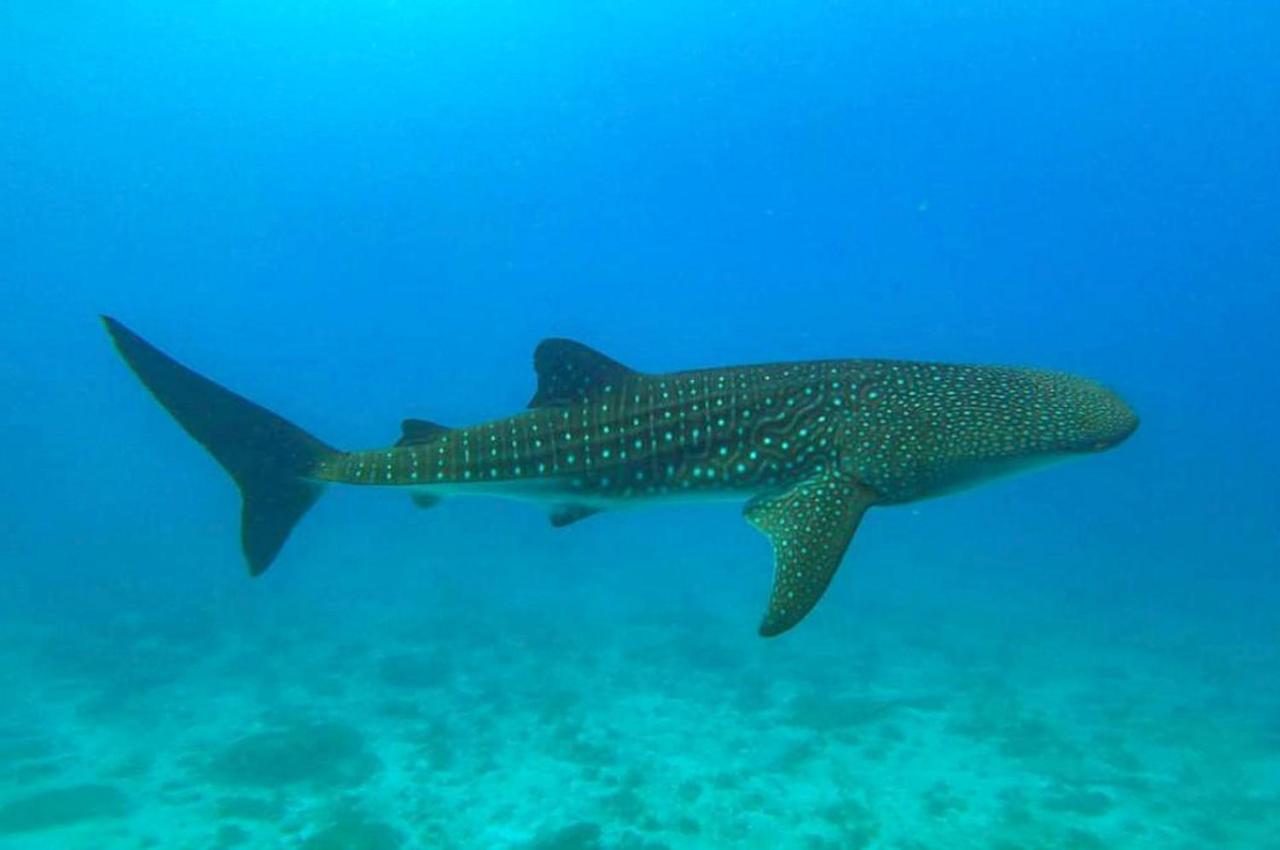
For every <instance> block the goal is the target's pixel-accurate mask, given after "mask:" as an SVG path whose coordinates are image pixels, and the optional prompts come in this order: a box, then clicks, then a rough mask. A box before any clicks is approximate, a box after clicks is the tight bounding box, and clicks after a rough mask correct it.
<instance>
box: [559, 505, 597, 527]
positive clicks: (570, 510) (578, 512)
mask: <svg viewBox="0 0 1280 850" xmlns="http://www.w3.org/2000/svg"><path fill="white" fill-rule="evenodd" d="M598 513H600V509H599V508H589V507H587V506H586V505H556V506H555V507H553V508H552V509H551V524H552V525H553V526H555V527H556V528H564V527H565V526H566V525H572V524H573V523H575V522H577V521H578V520H580V519H586V518H587V517H589V516H591V515H592V514H598Z"/></svg>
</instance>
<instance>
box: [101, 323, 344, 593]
mask: <svg viewBox="0 0 1280 850" xmlns="http://www.w3.org/2000/svg"><path fill="white" fill-rule="evenodd" d="M102 321H103V323H104V324H105V325H106V326H107V333H109V334H110V335H111V339H112V341H113V342H115V345H116V349H117V350H118V351H119V352H120V354H121V356H122V357H124V359H125V362H126V363H128V364H129V368H131V369H132V370H133V372H134V374H135V375H137V376H138V378H139V379H140V380H141V381H142V383H143V384H145V385H146V387H147V389H148V390H150V391H151V394H152V395H153V396H155V397H156V400H157V401H159V402H160V404H162V405H163V406H164V408H165V410H167V411H169V413H170V415H172V416H173V418H174V419H176V420H177V421H178V424H179V425H181V426H182V427H183V429H184V430H185V431H186V432H187V433H188V434H190V435H191V436H192V437H194V438H195V439H196V441H197V442H198V443H200V445H202V446H204V447H205V448H206V449H208V450H209V453H210V454H211V455H213V457H214V459H215V460H217V461H218V463H220V464H222V467H223V468H224V469H226V470H227V472H229V473H231V477H232V478H234V479H235V482H236V484H237V485H239V487H240V495H241V497H242V498H243V500H244V504H243V507H242V510H241V517H240V542H241V546H242V547H243V549H244V556H245V560H247V561H248V563H249V573H250V575H255V576H256V575H260V574H262V573H263V572H264V571H265V570H266V569H267V567H269V566H270V565H271V562H272V561H273V560H275V557H276V555H277V554H278V553H279V552H280V547H282V546H283V545H284V542H285V540H286V539H287V538H288V537H289V532H290V531H292V530H293V526H294V525H295V524H296V523H297V522H298V520H299V519H301V518H302V515H303V514H305V513H306V512H307V510H308V509H309V508H310V507H311V506H312V505H313V504H315V502H316V500H317V499H318V498H320V492H321V487H320V485H319V484H316V483H315V482H313V481H310V480H308V479H307V478H306V477H305V476H307V475H308V474H309V473H310V472H311V470H312V469H314V467H315V465H316V463H317V462H318V461H320V460H321V459H322V458H324V457H327V456H329V455H333V454H336V453H337V452H336V450H335V449H332V448H330V447H329V446H327V445H325V444H324V443H322V442H320V441H319V440H317V439H316V438H315V437H313V436H311V435H310V434H308V433H307V432H306V431H303V430H302V429H301V428H299V427H297V426H296V425H294V424H293V423H291V422H289V421H288V420H286V419H284V418H282V417H280V416H277V415H276V414H274V413H272V412H271V411H270V410H267V409H266V408H265V407H260V406H259V405H256V404H254V403H253V402H251V401H249V400H248V399H246V398H243V397H241V396H238V395H236V394H235V393H233V392H231V391H230V390H228V389H226V388H225V387H222V386H219V385H218V384H215V383H214V382H213V381H210V380H209V379H208V378H206V377H204V376H202V375H198V374H196V373H195V372H193V371H191V370H190V369H188V368H187V367H186V366H183V365H182V364H181V363H179V362H177V361H176V360H174V359H173V358H171V357H169V356H168V355H166V354H165V353H164V352H162V351H160V350H159V349H157V348H156V347H155V346H153V345H151V344H150V343H149V342H147V341H146V340H144V339H143V338H142V337H140V336H138V335H137V334H135V333H134V332H133V331H131V330H129V329H128V328H126V327H125V326H124V325H122V324H120V323H119V322H118V321H116V320H115V319H112V318H111V317H109V316H103V317H102Z"/></svg>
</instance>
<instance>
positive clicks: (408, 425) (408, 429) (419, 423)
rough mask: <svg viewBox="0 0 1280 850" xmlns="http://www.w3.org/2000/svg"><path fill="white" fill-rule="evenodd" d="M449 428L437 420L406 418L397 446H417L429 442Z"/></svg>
mask: <svg viewBox="0 0 1280 850" xmlns="http://www.w3.org/2000/svg"><path fill="white" fill-rule="evenodd" d="M448 430H449V429H448V428H446V427H445V426H443V425H441V424H439V423H437V422H428V421H427V420H426V419H406V420H404V421H403V422H401V423H400V439H399V440H396V445H397V446H416V445H418V444H419V443H429V442H431V441H432V440H434V439H435V438H436V437H439V436H440V435H441V434H443V433H444V432H445V431H448Z"/></svg>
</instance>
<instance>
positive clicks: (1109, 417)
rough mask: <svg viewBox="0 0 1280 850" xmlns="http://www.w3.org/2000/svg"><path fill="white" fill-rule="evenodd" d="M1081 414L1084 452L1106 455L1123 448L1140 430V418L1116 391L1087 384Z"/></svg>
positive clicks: (1080, 409) (1085, 383)
mask: <svg viewBox="0 0 1280 850" xmlns="http://www.w3.org/2000/svg"><path fill="white" fill-rule="evenodd" d="M1078 412H1079V416H1080V426H1079V427H1080V431H1081V440H1080V441H1079V444H1078V445H1079V446H1080V448H1081V449H1082V450H1084V451H1095V452H1100V451H1105V450H1107V449H1110V448H1114V447H1115V446H1118V445H1120V444H1121V443H1123V442H1124V441H1125V440H1127V439H1129V437H1130V436H1131V435H1132V434H1133V432H1134V431H1136V430H1138V423H1139V419H1138V414H1137V413H1135V412H1134V410H1133V408H1132V407H1130V406H1129V403H1128V402H1126V401H1125V400H1124V399H1122V398H1121V397H1120V396H1119V395H1117V394H1116V393H1115V392H1113V391H1112V390H1109V389H1107V388H1106V387H1104V386H1102V385H1100V384H1095V383H1093V382H1092V381H1089V382H1084V386H1083V387H1082V388H1081V390H1080V400H1079V407H1078Z"/></svg>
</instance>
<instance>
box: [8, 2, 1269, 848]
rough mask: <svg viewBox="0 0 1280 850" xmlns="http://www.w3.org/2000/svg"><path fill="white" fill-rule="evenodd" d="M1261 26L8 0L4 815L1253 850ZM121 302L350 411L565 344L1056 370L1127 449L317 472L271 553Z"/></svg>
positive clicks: (257, 381)
mask: <svg viewBox="0 0 1280 850" xmlns="http://www.w3.org/2000/svg"><path fill="white" fill-rule="evenodd" d="M1277 35H1280V12H1278V11H1277V10H1276V9H1274V8H1272V6H1271V5H1270V4H1264V3H1239V4H1227V5H1223V6H1222V7H1217V6H1214V7H1208V6H1204V7H1199V6H1197V5H1196V4H1188V3H1173V4H1160V5H1158V6H1157V5H1155V4H1143V3H1136V2H1128V0H1124V2H1119V3H1107V4H1102V3H1093V2H1087V3H1075V4H1069V5H1067V4H1059V3H1050V2H1044V0H1041V2H1036V3H1009V2H1003V3H1002V2H985V3H951V4H941V3H939V4H927V3H886V2H878V3H866V4H839V3H816V2H807V0H802V2H797V3H792V4H785V5H783V4H776V5H775V4H747V3H735V2H724V3H720V2H713V3H704V4H693V5H692V6H690V5H688V4H668V3H645V4H634V3H622V4H614V5H612V6H609V7H608V8H598V7H595V6H592V5H588V4H580V3H564V4H548V3H519V4H517V3H501V2H480V3H474V4H446V3H440V2H421V3H410V2H400V3H378V4H368V3H354V2H333V3H327V4H303V3H283V4H271V5H270V7H269V9H267V8H260V4H249V3H244V2H229V3H222V4H216V5H213V6H210V7H209V8H206V9H202V10H201V9H196V8H194V7H193V8H191V9H183V8H176V9H175V8H173V7H172V6H170V5H164V4H158V3H131V4H117V5H114V6H112V7H111V8H110V9H108V8H106V7H101V8H97V7H93V6H91V5H87V4H71V5H64V6H61V7H55V6H54V5H52V4H46V3H23V2H18V3H11V4H8V5H6V6H5V8H4V9H3V10H0V116H3V120H0V163H3V165H2V166H0V180H2V181H3V182H0V187H2V191H0V286H3V295H4V300H3V303H4V309H3V310H0V330H3V332H4V338H5V340H6V346H5V352H6V353H5V357H4V358H3V360H0V391H3V395H4V399H5V404H4V405H3V406H0V440H2V441H3V444H4V446H5V447H6V451H5V460H4V470H5V472H4V474H3V475H2V476H0V531H3V533H2V534H0V563H3V564H4V566H5V578H4V581H3V582H0V683H3V693H4V695H5V698H4V699H0V847H3V848H6V850H7V848H10V847H12V848H18V850H30V849H31V848H39V850H44V849H45V848H59V850H61V848H85V850H89V848H93V850H97V849H98V848H147V847H154V848H184V849H185V848H192V850H206V848H208V850H213V848H246V850H249V848H298V850H339V849H340V850H393V849H394V848H404V850H414V848H423V849H424V850H425V848H466V850H474V848H495V850H525V848H541V850H552V848H559V850H568V848H574V849H575V850H588V848H596V850H642V848H643V850H658V848H669V850H686V848H725V847H731V848H802V849H803V850H827V849H828V848H832V849H833V848H841V850H845V848H875V849H876V850H880V849H881V848H883V850H942V848H947V850H951V848H977V849H978V850H1015V848H1016V850H1039V849H1040V848H1044V850H1075V848H1086V849H1087V848H1116V849H1117V850H1126V848H1152V849H1153V850H1155V848H1158V849H1159V850H1192V848H1197V850H1198V848H1204V847H1214V848H1246V850H1268V848H1280V839H1278V838H1276V836H1277V835H1280V648H1278V647H1280V641H1278V640H1277V639H1278V638H1280V614H1278V613H1277V612H1278V611H1280V604H1278V603H1280V570H1278V567H1277V562H1278V560H1280V557H1278V556H1280V515H1278V514H1277V510H1276V500H1275V481H1276V480H1277V478H1278V475H1277V473H1280V463H1277V460H1276V456H1275V452H1274V433H1275V430H1276V429H1275V425H1274V422H1275V421H1276V419H1277V416H1280V403H1278V402H1277V398H1280V394H1278V393H1277V390H1280V387H1277V380H1276V378H1275V371H1274V364H1275V363H1276V362H1277V355H1280V345H1278V344H1277V342H1276V338H1275V333H1274V325H1275V319H1276V316H1278V315H1280V294H1278V293H1280V287H1277V281H1278V280H1280V255H1278V254H1277V250H1276V244H1277V243H1276V238H1275V237H1276V222H1277V221H1280V192H1278V191H1277V190H1278V189H1280V159H1277V157H1276V156H1275V151H1276V150H1280V118H1278V117H1277V116H1280V110H1278V109H1277V108H1276V107H1277V106H1278V105H1280V104H1278V103H1277V100H1278V95H1277V92H1280V51H1278V48H1277V44H1278V41H1277ZM103 312H107V313H111V314H113V315H116V316H119V317H120V318H121V319H122V320H124V321H126V322H127V323H129V324H130V325H131V326H133V327H134V328H136V329H137V330H138V331H139V332H140V333H142V334H143V335H144V336H147V337H148V338H149V339H152V340H153V341H154V342H156V343H157V344H158V345H160V346H161V347H162V348H164V349H166V350H167V351H170V352H171V353H172V354H174V355H175V356H177V357H178V358H179V359H181V360H183V361H184V362H187V363H189V364H190V365H192V366H193V367H195V368H197V369H199V370H201V371H202V372H204V373H206V374H208V375H210V376H211V377H213V378H215V379H216V380H218V381H220V382H222V383H224V384H226V385H228V386H230V387H232V388H234V389H236V390H237V391H239V392H242V393H244V394H245V395H247V396H249V397H250V398H253V399H254V400H256V401H259V402H261V403H263V404H265V405H267V406H269V407H271V408H272V409H273V410H277V411H279V412H280V413H281V414H283V415H286V416H288V417H289V418H290V419H292V420H295V421H297V422H298V423H300V424H301V425H303V426H304V427H306V428H307V429H308V430H310V431H312V432H313V433H315V434H316V435H318V436H319V437H321V438H322V439H324V440H326V441H329V442H331V443H333V444H335V445H338V446H341V447H349V448H357V447H369V446H378V445H384V444H386V443H389V442H391V441H393V440H394V439H395V438H396V437H397V436H398V432H399V422H400V420H401V419H402V418H404V417H406V416H415V417H423V418H428V419H432V420H437V421H440V422H444V423H447V424H465V423H468V422H474V421H479V420H483V419H487V418H492V417H497V416H503V415H507V414H509V413H512V412H515V411H517V410H520V409H522V408H523V407H524V405H525V403H526V402H527V401H528V399H529V397H530V395H531V394H532V392H533V388H534V378H533V374H532V369H531V366H530V357H531V353H532V350H533V348H534V346H535V345H536V344H537V342H538V340H539V339H541V338H543V337H545V336H553V335H555V336H569V337H572V338H576V339H581V340H582V341H584V342H586V343H588V344H590V345H593V346H595V347H597V348H599V349H601V350H602V351H604V352H605V353H607V354H609V355H610V356H613V357H616V358H617V359H619V360H620V361H622V362H624V363H627V364H628V365H631V366H634V367H635V368H638V369H644V370H651V371H661V370H669V369H681V368H691V367H698V366H711V365H720V364H731V363H752V362H765V361H774V360H793V359H806V358H816V357H859V356H868V357H902V358H912V359H938V360H946V361H957V362H994V363H1012V364H1025V365H1033V366H1042V367H1048V368H1056V369H1064V370H1069V371H1072V372H1078V373H1081V374H1084V375H1088V376H1090V377H1093V378H1096V379H1098V380H1100V381H1103V382H1104V383H1106V384H1108V385H1109V386H1112V387H1114V388H1115V389H1117V390H1118V391H1120V392H1121V393H1122V394H1123V395H1124V396H1125V398H1126V399H1128V400H1129V401H1131V402H1132V404H1133V405H1134V407H1135V408H1136V409H1137V410H1138V412H1139V413H1140V414H1141V416H1142V420H1143V424H1142V427H1141V429H1140V430H1139V431H1138V432H1137V434H1135V435H1134V437H1133V438H1131V439H1130V440H1129V441H1128V442H1127V443H1126V444H1125V445H1123V446H1121V447H1119V448H1117V449H1115V450H1114V451H1110V452H1107V453H1104V454H1100V455H1097V456H1091V457H1087V458H1083V459H1079V460H1075V461H1072V462H1071V463H1069V464H1063V465H1059V466H1055V467H1051V468H1048V469H1045V470H1040V471H1037V472H1034V473H1030V474H1027V475H1024V476H1021V477H1015V478H1009V479H1005V480H1001V481H998V482H995V483H992V484H989V485H986V486H984V487H982V488H980V489H976V490H973V491H969V492H965V493H961V494H957V495H954V496H950V497H947V498H943V499H938V500H934V501H928V502H921V503H917V504H913V505H907V506H903V507H897V508H884V509H875V510H873V511H871V512H870V514H869V515H868V517H867V519H866V521H865V522H864V523H863V525H862V527H861V529H860V530H859V532H858V535H857V538H856V540H855V541H854V544H853V546H852V548H851V550H850V552H849V554H848V556H847V558H846V560H845V562H844V564H843V566H842V568H841V570H840V572H839V574H838V575H837V576H836V580H835V582H834V584H833V586H832V588H831V589H830V590H829V591H828V593H827V595H826V597H825V598H824V599H823V601H822V602H821V603H820V604H819V606H818V607H817V608H816V609H815V611H814V612H813V614H812V615H810V617H809V618H807V619H806V620H805V621H804V622H803V623H802V624H801V625H800V626H799V627H797V628H796V629H795V630H793V631H792V632H789V633H787V634H786V635H783V636H781V637H779V638H776V639H772V640H762V639H760V638H758V637H757V636H756V635H755V626H756V624H757V622H758V619H759V616H760V613H761V611H762V609H763V606H764V603H765V599H766V596H767V592H768V586H769V580H770V551H769V545H768V542H767V541H766V540H765V538H764V537H762V536H761V535H760V534H759V533H758V532H756V531H755V530H754V529H752V528H751V527H750V526H749V525H748V524H747V523H745V522H744V521H743V520H742V518H741V516H740V509H739V507H738V506H736V505H731V504H706V505H691V506H688V505H686V506H658V507H653V508H645V509H640V510H633V511H620V512H615V513H605V514H602V515H600V516H595V517H591V518H589V519H586V520H583V521H582V522H580V523H576V524H574V525H572V526H570V527H568V528H563V529H554V528H551V527H550V525H549V523H548V522H547V519H546V516H545V515H544V513H542V512H541V511H540V510H539V509H538V508H536V507H534V506H531V505H525V504H515V503H508V502H500V501H494V500H489V499H483V498H477V499H451V500H449V501H447V502H446V503H444V504H442V505H440V506H439V507H436V508H434V509H432V510H430V511H422V510H419V509H417V508H415V507H414V506H413V504H412V503H411V502H410V501H409V500H408V498H406V497H405V496H404V495H403V494H399V493H370V492H365V491H361V492H352V491H350V490H343V489H341V488H332V492H330V493H328V494H327V495H326V497H325V498H324V500H322V501H321V502H320V503H319V504H318V505H317V507H316V508H315V509H314V510H313V511H312V512H311V513H310V514H309V515H308V516H307V517H306V518H305V519H304V520H303V521H302V523H301V524H300V525H299V526H298V528H297V530H296V531H295V533H294V535H293V537H292V538H291V539H290V541H289V543H288V545H287V547H286V549H285V550H284V552H283V554H282V555H281V557H280V559H279V560H278V561H277V563H276V564H275V565H274V566H273V567H272V568H271V570H270V571H269V572H268V573H267V574H266V575H265V576H263V577H262V578H259V579H256V580H250V579H248V578H247V577H246V576H245V575H244V567H243V561H242V558H241V555H240V552H239V550H238V521H239V504H238V497H237V495H236V492H235V488H234V486H233V485H232V484H231V483H230V482H229V481H228V480H227V478H226V476H225V475H224V473H223V471H222V470H221V469H220V468H218V467H217V465H216V464H214V463H212V462H211V461H210V460H209V459H208V457H207V456H206V455H205V453H204V452H203V450H202V449H201V448H200V447H199V446H197V445H196V444H194V443H193V442H192V441H191V440H190V439H189V438H188V437H187V436H186V435H185V434H183V433H182V432H181V431H180V430H179V429H178V428H177V427H176V426H175V425H174V424H173V422H172V421H171V420H170V419H169V418H168V417H167V416H166V415H165V413H164V412H163V411H162V410H161V409H160V408H159V407H158V406H157V405H155V404H154V402H153V400H152V399H151V398H150V397H148V395H147V394H146V392H145V391H144V390H143V389H142V388H141V387H140V386H139V385H138V384H137V382H136V380H135V379H134V377H133V376H132V375H131V374H129V373H128V371H127V370H126V369H125V368H124V366H123V365H122V364H121V363H120V361H119V359H118V357H117V356H116V354H115V352H114V351H113V350H112V349H111V346H110V344H109V343H108V341H107V339H106V337H105V335H104V334H103V333H102V329H101V326H100V324H99V323H98V319H97V315H98V314H99V313H103Z"/></svg>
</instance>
